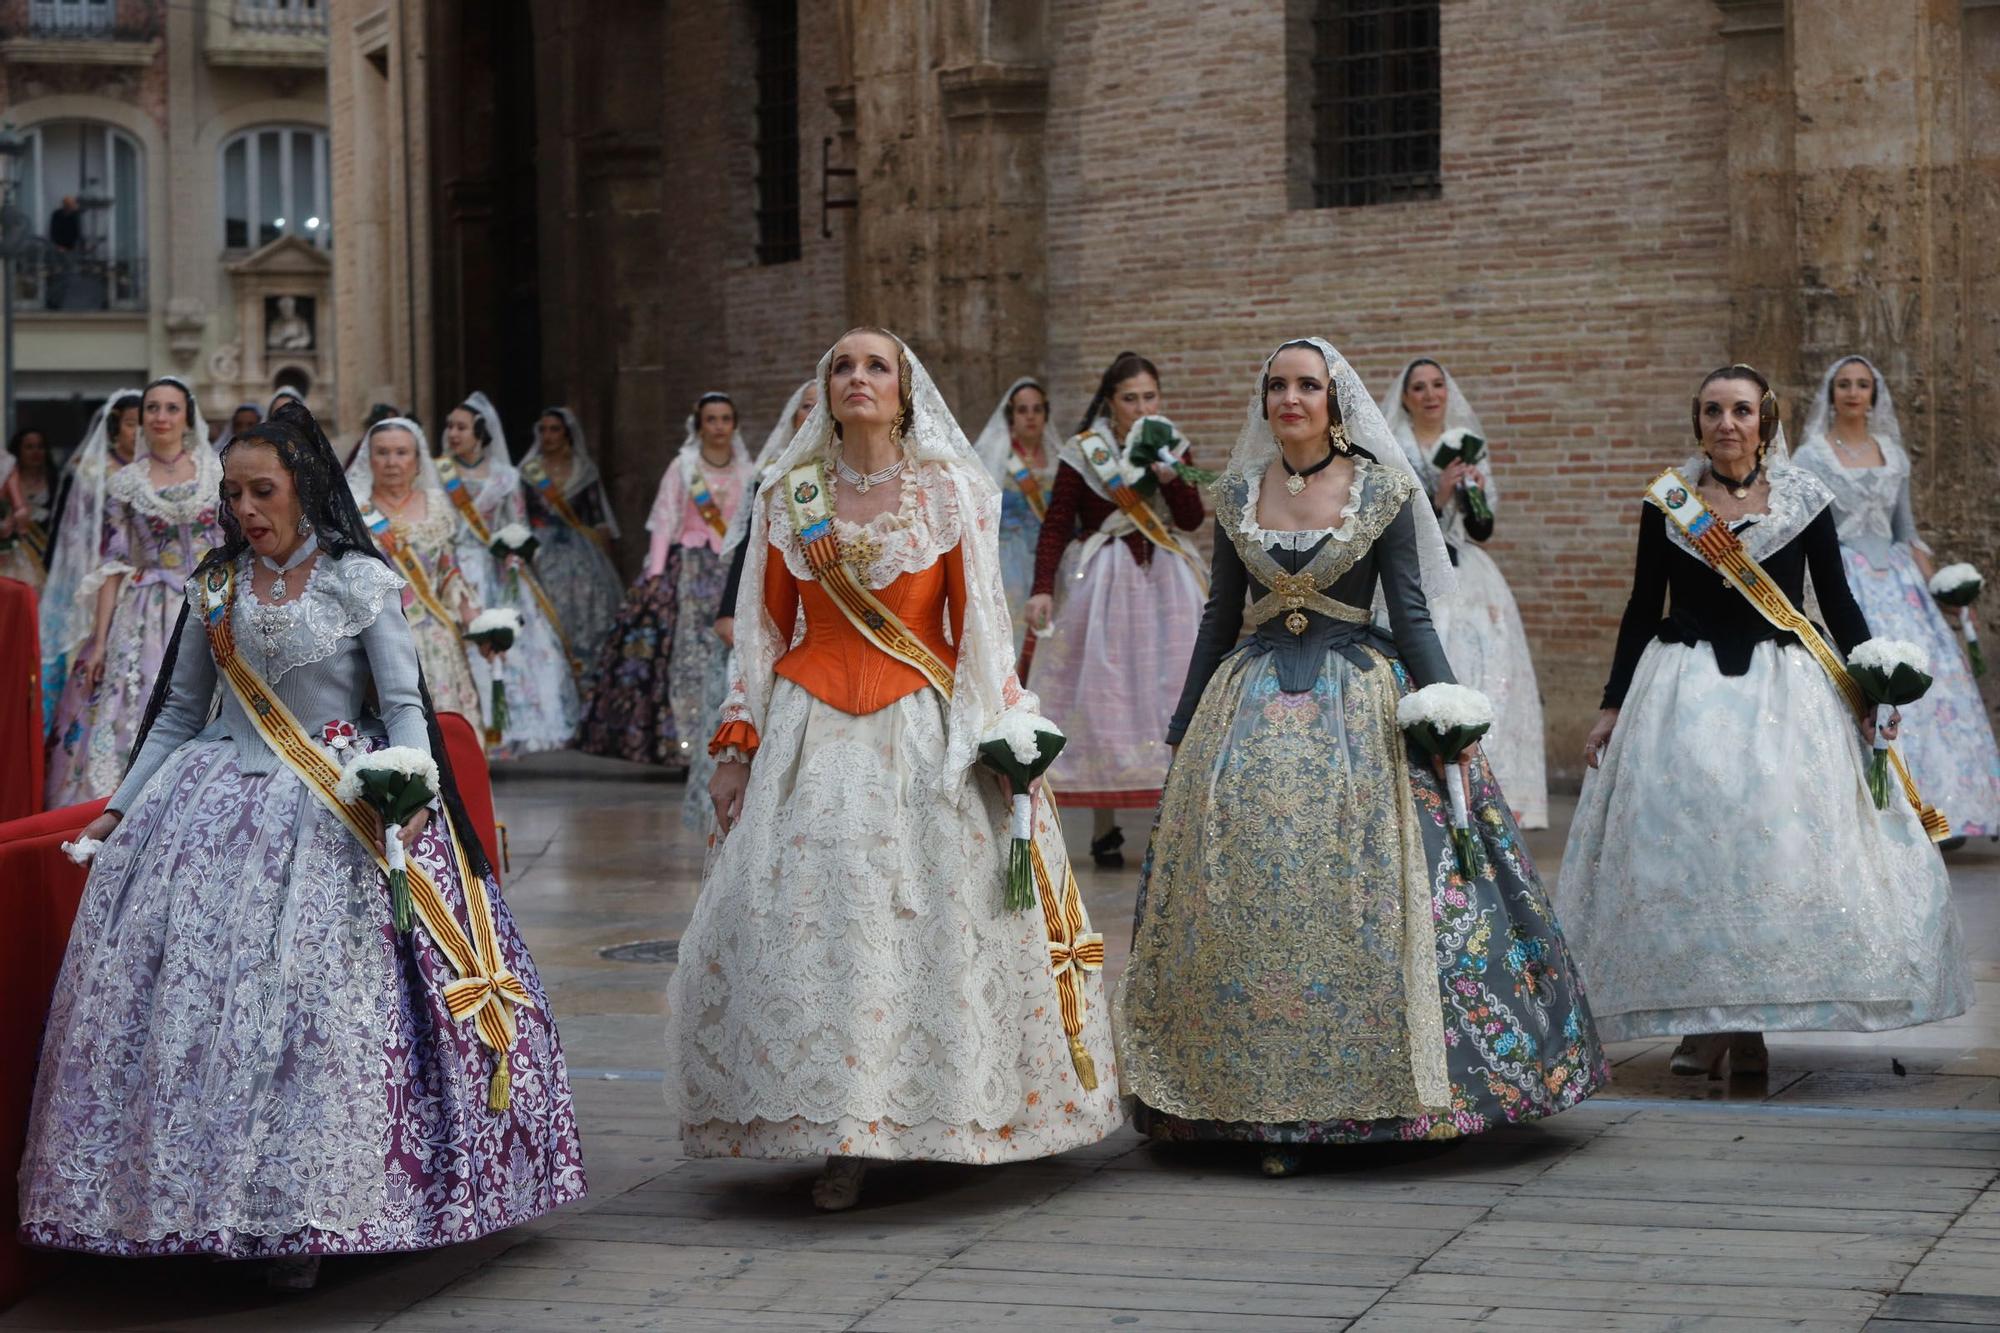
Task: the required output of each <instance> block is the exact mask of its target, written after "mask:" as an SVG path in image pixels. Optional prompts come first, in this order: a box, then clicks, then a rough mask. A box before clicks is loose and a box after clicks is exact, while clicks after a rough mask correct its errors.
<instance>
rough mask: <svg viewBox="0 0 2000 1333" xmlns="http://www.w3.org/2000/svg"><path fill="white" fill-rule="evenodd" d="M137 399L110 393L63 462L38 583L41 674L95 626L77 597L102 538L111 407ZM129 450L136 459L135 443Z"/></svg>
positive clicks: (91, 609) (133, 394)
mask: <svg viewBox="0 0 2000 1333" xmlns="http://www.w3.org/2000/svg"><path fill="white" fill-rule="evenodd" d="M138 397H139V390H138V389H114V390H113V391H112V392H111V394H110V396H109V397H107V398H106V399H105V400H104V405H103V406H102V407H99V408H98V409H97V412H96V414H95V415H93V416H92V417H91V419H90V429H89V430H88V431H87V432H85V434H84V437H83V445H82V447H81V448H79V449H78V450H77V451H76V452H75V453H74V454H72V455H70V457H69V460H68V461H67V462H66V463H64V464H63V472H64V480H65V487H64V495H63V497H62V501H61V506H60V508H59V509H58V510H57V518H56V544H55V549H54V550H53V551H51V552H50V553H49V575H48V579H47V581H46V582H45V583H44V584H43V588H44V590H45V592H46V593H47V594H48V595H47V596H44V597H43V598H42V601H41V609H40V611H39V613H38V619H39V621H40V629H41V637H42V667H43V672H44V675H46V674H47V673H48V672H49V671H50V670H51V669H53V667H54V666H55V660H56V659H57V658H58V657H60V656H62V655H63V654H64V653H67V652H70V651H73V650H74V649H75V648H76V647H77V646H78V645H79V644H81V643H82V642H83V640H84V639H85V637H87V636H88V635H89V634H90V631H91V629H92V628H93V627H94V626H95V624H96V608H95V606H94V605H92V604H91V601H90V599H89V598H86V597H81V596H78V595H77V594H78V592H79V591H80V590H81V589H82V587H83V580H84V578H85V576H86V575H88V574H89V573H90V572H91V571H92V570H94V569H96V568H97V566H98V563H99V561H98V551H99V550H100V549H101V547H102V543H103V540H104V497H105V495H106V494H107V493H109V491H110V489H111V477H110V474H109V472H108V471H107V470H106V467H107V464H108V463H109V462H110V459H111V435H112V432H114V431H115V430H116V429H117V423H116V422H115V421H114V420H113V419H112V411H111V409H112V407H113V406H114V405H116V403H117V402H118V400H119V399H121V398H134V399H136V398H138ZM144 433H145V432H143V431H141V432H140V434H141V435H144ZM133 449H134V456H135V457H136V456H137V449H138V445H136V444H135V445H134V446H133Z"/></svg>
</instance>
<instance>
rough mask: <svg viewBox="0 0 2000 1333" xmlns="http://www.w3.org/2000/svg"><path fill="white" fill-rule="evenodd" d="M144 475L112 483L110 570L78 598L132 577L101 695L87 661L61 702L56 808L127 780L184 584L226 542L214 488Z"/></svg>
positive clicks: (122, 475)
mask: <svg viewBox="0 0 2000 1333" xmlns="http://www.w3.org/2000/svg"><path fill="white" fill-rule="evenodd" d="M146 472H147V470H146V468H145V466H144V465H141V466H139V467H133V468H125V469H121V470H120V471H119V472H118V473H117V474H115V476H114V477H113V481H112V487H111V493H110V495H109V496H107V497H106V500H105V507H104V534H103V537H102V539H101V542H100V544H99V555H100V557H101V559H102V561H103V564H102V565H101V566H100V567H99V569H98V570H97V571H96V572H95V573H93V574H92V575H91V576H90V577H88V578H86V579H85V580H84V584H83V587H82V588H81V589H79V590H78V591H77V594H76V595H77V596H78V597H79V598H82V599H84V600H87V601H94V600H95V599H96V597H97V590H98V588H99V587H101V586H102V585H103V584H104V582H105V580H106V579H107V578H109V577H111V576H112V575H123V576H124V582H123V583H122V584H120V585H119V588H118V601H117V604H116V606H115V607H114V608H113V609H112V612H111V626H110V629H109V631H108V633H107V635H106V646H105V662H104V678H103V681H102V682H101V683H100V684H99V685H98V686H97V687H96V688H94V689H93V688H92V686H91V683H90V676H89V672H87V671H85V670H84V669H83V665H84V664H82V663H78V664H74V665H73V666H72V669H71V670H70V672H69V675H68V677H67V678H66V680H65V682H64V685H63V691H62V694H61V696H60V697H59V698H58V700H57V702H56V709H55V714H54V719H53V723H52V725H51V727H50V731H49V754H48V776H47V787H46V795H47V803H48V808H49V809H51V810H54V809H58V808H60V807H62V806H65V805H74V804H76V803H77V802H79V801H91V800H95V799H97V798H98V797H100V796H108V795H109V794H110V793H111V791H112V789H113V788H115V787H116V786H117V785H118V780H119V778H121V777H123V776H124V774H125V762H126V760H127V758H129V757H130V755H131V752H132V743H133V742H134V741H135V740H137V739H138V733H139V724H140V723H141V722H142V721H143V720H144V719H145V715H146V703H147V701H148V700H149V699H151V697H152V694H153V682H154V681H155V680H156V679H158V677H159V674H160V663H161V662H162V661H164V660H165V658H166V655H167V644H168V642H169V641H170V640H171V639H172V638H173V634H174V623H175V621H176V620H178V619H179V617H180V610H181V583H182V581H183V580H184V579H186V578H187V576H188V574H189V573H190V572H192V571H193V569H194V567H195V565H196V564H198V563H199V562H200V561H201V558H202V557H203V556H204V555H206V554H208V550H209V548H210V547H212V546H215V545H217V544H218V543H220V541H221V540H222V532H221V529H220V528H219V527H218V526H217V524H216V513H215V505H216V497H215V495H214V493H213V490H212V488H211V490H210V491H208V492H206V493H204V491H203V490H202V483H201V481H200V480H195V481H188V482H182V483H181V484H180V485H177V486H169V487H166V488H164V489H161V490H153V489H152V488H151V486H150V483H149V482H148V481H147V476H146ZM142 492H143V493H142Z"/></svg>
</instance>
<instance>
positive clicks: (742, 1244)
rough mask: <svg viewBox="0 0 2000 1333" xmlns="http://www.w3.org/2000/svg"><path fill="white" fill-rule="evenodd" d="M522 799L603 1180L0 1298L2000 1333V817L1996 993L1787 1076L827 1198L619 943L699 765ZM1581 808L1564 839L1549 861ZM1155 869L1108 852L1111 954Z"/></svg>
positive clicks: (487, 1324)
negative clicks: (1297, 1165) (279, 1267)
mask: <svg viewBox="0 0 2000 1333" xmlns="http://www.w3.org/2000/svg"><path fill="white" fill-rule="evenodd" d="M497 797H498V800H499V804H500V806H501V814H502V817H503V818H504V819H506V820H508V821H509V823H510V826H511V827H510V835H511V838H510V840H511V844H512V861H513V867H512V873H511V875H510V876H509V879H508V883H507V896H508V900H509V902H510V903H511V904H512V906H513V909H514V912H515V915H516V916H517V917H518V918H519V919H520V922H521V925H522V928H523V930H524V931H525V932H526V934H527V937H528V941H529V944H530V946H531V947H532V948H533V949H534V951H535V956H536V960H537V962H538V963H539V965H540V966H541V969H542V973H543V976H544V978H545V979H546V980H547V982H548V984H549V988H550V991H551V993H552V998H553V1003H554V1006H555V1009H556V1013H557V1017H558V1020H559V1022H560V1024H561V1027H562V1032H563V1036H564V1040H565V1042H566V1044H567V1047H568V1051H569V1056H570V1063H571V1069H572V1071H573V1073H574V1075H575V1077H576V1094H577V1103H578V1108H579V1112H580V1114H581V1117H582V1122H583V1133H584V1147H585V1152H586V1156H587V1159H588V1163H589V1167H590V1172H591V1183H592V1198H591V1199H590V1200H589V1201H588V1202H587V1203H586V1204H584V1205H581V1206H579V1207H577V1208H574V1209H570V1210H567V1211H565V1212H563V1213H561V1214H558V1215H556V1216H554V1217H551V1218H547V1219H544V1220H543V1221H541V1222H539V1223H537V1224H535V1225H533V1226H528V1227H523V1228H520V1229H518V1230H515V1231H512V1232H508V1233H506V1234H505V1235H502V1236H496V1237H491V1238H489V1239H488V1240H486V1241H484V1242H481V1243H479V1244H475V1245H468V1246H462V1247H458V1248H455V1249H451V1250H446V1251H441V1252H436V1253H431V1254H423V1255H409V1256H395V1257H383V1258H371V1259H349V1260H329V1261H328V1262H327V1265H326V1268H325V1270H324V1273H323V1275H322V1280H321V1286H320V1288H319V1289H318V1290H317V1291H314V1292H312V1293H310V1294H307V1295H303V1296H296V1297H278V1296H273V1295H271V1294H269V1293H267V1292H265V1291H264V1290H263V1289H262V1287H261V1286H260V1285H259V1282H260V1278H259V1275H258V1273H257V1271H256V1270H255V1269H254V1268H253V1267H251V1266H246V1265H225V1264H215V1263H209V1262H205V1261H185V1262H183V1261H161V1260H155V1261H125V1262H115V1261H104V1260H84V1259H74V1258H71V1259H63V1260H60V1261H59V1262H58V1264H57V1267H56V1270H55V1276H54V1281H53V1282H52V1283H51V1284H50V1285H49V1286H48V1287H46V1288H45V1289H43V1290H42V1291H40V1292H38V1293H36V1294H34V1295H32V1296H30V1297H29V1298H28V1299H27V1300H26V1301H24V1302H22V1303H21V1304H19V1305H17V1306H16V1307H15V1308H14V1309H12V1310H11V1311H7V1312H5V1313H4V1314H0V1328H5V1329H124V1328H143V1329H185V1330H204V1331H205V1330H262V1329H274V1330H288V1331H289V1330H301V1331H303V1330H343V1331H344V1330H363V1329H398V1330H431V1329H467V1330H474V1329H476V1330H480V1333H513V1331H516V1330H518V1331H520V1333H529V1331H531V1330H544V1329H546V1330H574V1329H588V1328H594V1329H607V1330H709V1329H717V1330H727V1329H760V1330H814V1331H819V1333H833V1331H834V1330H855V1333H868V1331H873V1333H928V1330H958V1329H965V1330H973V1331H974V1333H978V1331H981V1330H1018V1329H1023V1328H1061V1329H1065V1330H1069V1329H1080V1330H1090V1329H1105V1330H1123V1329H1131V1330H1137V1331H1139V1333H1144V1331H1145V1330H1190V1329H1216V1330H1244V1331H1245V1333H1280V1331H1281V1330H1283V1331H1290V1330H1302V1331H1303V1330H1313V1331H1314V1333H1333V1331H1334V1330H1342V1329H1346V1330H1353V1333H1388V1331H1390V1330H1398V1331H1400V1330H1451V1329H1456V1328H1470V1327H1473V1326H1477V1327H1480V1328H1487V1329H1498V1330H1505V1329H1537V1330H1542V1329H1602V1330H1608V1331H1613V1333H1666V1331H1667V1330H1672V1331H1673V1333H1683V1331H1685V1330H1713V1331H1714V1333H1764V1331H1765V1330H1775V1329H1783V1328H1797V1329H1813V1330H1841V1329H1849V1330H1861V1329H1867V1330H1872V1331H1874V1333H1920V1331H1923V1330H1928V1331H1932V1333H1946V1331H1949V1333H1971V1330H1978V1329H1991V1330H1996V1333H2000V1185H1996V1180H2000V848H1995V847H1994V846H1993V845H1991V844H1982V845H1980V846H1976V847H1971V848H1967V849H1965V850H1963V851H1960V852H1958V853H1955V854H1954V855H1953V857H1952V866H1953V880H1954V884H1955V885H1956V887H1957V889H1958V892H1959V900H1960V910H1961V912H1962V914H1963V915H1964V917H1965V923H1966V926H1967V934H1968V937H1969V938H1970V940H1971V941H1972V945H1973V950H1974V955H1975V957H1976V958H1978V959H1980V960H1981V961H1980V963H1979V964H1978V972H1977V975H1978V978H1979V1004H1978V1005H1977V1007H1976V1008H1975V1009H1974V1011H1973V1012H1972V1013H1971V1014H1969V1015H1967V1016H1966V1017H1964V1018H1961V1019H1957V1020H1954V1021H1952V1022H1949V1023H1940V1024H1936V1025H1933V1026H1931V1027H1927V1028H1920V1029H1916V1030H1913V1031H1910V1032H1903V1033H1889V1034H1883V1035H1879V1036H1872V1037H1859V1036H1853V1037H1850V1036H1836V1035H1827V1036H1803V1037H1781V1038H1777V1039H1774V1040H1773V1042H1772V1056H1773V1060H1772V1069H1771V1073H1770V1076H1769V1077H1768V1078H1767V1079H1757V1080H1737V1081H1734V1082H1724V1083H1708V1082H1706V1081H1704V1080H1692V1081H1691V1080H1686V1079H1678V1078H1675V1077H1673V1076H1672V1075H1670V1074H1668V1073H1667V1071H1666V1055H1667V1051H1668V1050H1669V1048H1670V1045H1671V1043H1667V1042H1636V1043H1629V1044H1626V1045H1623V1046H1620V1047H1618V1048H1616V1049H1615V1051H1614V1055H1615V1058H1616V1059H1617V1061H1618V1067H1617V1076H1616V1079H1615V1081H1614V1083H1613V1085H1612V1086H1611V1088H1610V1089H1608V1090H1607V1091H1606V1092H1605V1093H1604V1094H1602V1095H1600V1096H1599V1097H1597V1098H1595V1099H1593V1100H1592V1101H1591V1102H1590V1103H1588V1104H1586V1105H1585V1106H1583V1107H1581V1108H1579V1109H1578V1110H1576V1111H1572V1112H1570V1113H1569V1114H1567V1115H1564V1116H1561V1117H1558V1118H1557V1119H1554V1120H1551V1121H1549V1122H1546V1123H1545V1124H1540V1125H1533V1126H1524V1127H1520V1128H1517V1129H1511V1130H1506V1131H1502V1132H1499V1133H1495V1134H1493V1135H1490V1136H1487V1137H1486V1138H1483V1139H1480V1140H1476V1141H1474V1142H1471V1143H1466V1144H1461V1145H1457V1146H1452V1147H1447V1148H1444V1149H1443V1150H1432V1149H1429V1148H1428V1147H1420V1148H1417V1149H1413V1150H1405V1151H1375V1152H1369V1153H1365V1154H1364V1153H1359V1152H1348V1153H1344V1154H1339V1155H1336V1156H1334V1157H1332V1158H1330V1159H1329V1164H1328V1167H1327V1169H1325V1170H1323V1171H1321V1172H1318V1173H1316V1174H1312V1175H1308V1176H1303V1177H1300V1178H1297V1179H1293V1180H1287V1181H1278V1182H1273V1181H1266V1180H1264V1179H1262V1178H1261V1177H1259V1176H1258V1175H1257V1172H1256V1163H1255V1160H1254V1158H1252V1157H1250V1156H1248V1155H1246V1154H1244V1153H1242V1152H1240V1151H1239V1152H1232V1151H1214V1150H1205V1149H1183V1150H1176V1151H1168V1150H1163V1149H1155V1148H1152V1147H1149V1146H1147V1145H1145V1144H1143V1143H1142V1142H1141V1141H1140V1140H1139V1138H1138V1137H1137V1136H1136V1135H1134V1134H1132V1133H1130V1132H1129V1131H1127V1132H1126V1133H1124V1134H1121V1135H1120V1136H1118V1137H1117V1138H1115V1139H1113V1140H1111V1141H1109V1142H1107V1143H1105V1144H1102V1145H1099V1146H1097V1147H1095V1148H1092V1149H1090V1150H1087V1151H1083V1152H1076V1153H1070V1154H1067V1155H1065V1156H1063V1157H1061V1158H1057V1159H1055V1160H1053V1161H1049V1162H1042V1163H1035V1164H1031V1165H1024V1166H1011V1167H1004V1168H997V1169H990V1170H982V1169H978V1168H961V1167H943V1166H905V1167H896V1168H887V1169H878V1170H877V1171H876V1172H875V1173H873V1174H871V1175H870V1177H869V1181H868V1188H867V1193H866V1196H865V1203H864V1206H863V1207H861V1208H859V1209H857V1210H855V1211H854V1212H851V1213H845V1214H839V1215H834V1216H823V1215H820V1214H817V1213H815V1212H814V1211H813V1209H812V1207H811V1203H810V1201H809V1199H808V1197H807V1188H808V1185H809V1183H810V1181H811V1179H812V1177H813V1174H814V1169H813V1168H812V1167H810V1166H806V1165H796V1164H784V1163H762V1162H738V1161H720V1162H718V1161H686V1160H684V1159H682V1158H681V1156H680V1153H679V1148H678V1144H677V1142H676V1139H675V1136H674V1135H673V1133H672V1131H671V1127H670V1125H669V1124H668V1121H667V1118H666V1116H665V1114H664V1111H663V1108H662V1103H661V1088H660V1080H659V1073H658V1070H659V1065H660V1061H661V1057H660V1051H659V1043H660V1023H661V1015H662V997H663V992H664V987H665V982H666V977H667V974H668V971H669V969H670V967H671V963H670V962H661V961H618V960H616V959H615V958H607V957H605V956H604V955H603V951H604V950H607V949H615V948H616V947H617V946H620V945H628V944H634V943H640V942H644V941H671V940H673V939H676V938H677V937H678V936H679V933H680V931H681V929H682V928H683V927H684V926H685V924H686V922H687V919H688V914H689V909H690V908H691V906H692V903H693V898H694V890H695V883H696V878H697V876H698V872H699V866H700V858H699V849H698V845H697V843H696V841H695V839H694V838H693V837H692V836H691V835H689V834H687V833H685V832H684V831H682V829H681V827H680V825H679V822H678V805H679V802H680V798H681V787H680V786H679V784H677V783H671V782H667V781H663V780H661V779H660V778H659V777H657V776H656V775H652V774H648V773H643V772H641V771H640V770H637V769H633V768H629V767H626V766H623V765H619V764H614V763H609V762H603V763H600V762H597V761H593V760H584V759H579V758H575V757H570V756H563V757H545V758H542V759H538V760H534V761H530V762H529V763H527V764H524V765H521V766H518V767H516V768H513V769H510V770H507V771H505V772H503V773H502V774H501V775H500V778H499V783H498V791H497ZM1557 804H1558V809H1557V812H1556V813H1557V823H1558V828H1557V829H1556V830H1554V831H1551V832H1549V833H1545V834H1535V835H1531V838H1530V841H1531V844H1532V845H1533V847H1534V850H1535V852H1536V854H1537V856H1538V857H1539V858H1540V862H1541V866H1542V870H1543V873H1544V875H1545V877H1546V878H1548V879H1551V880H1553V878H1554V875H1555V869H1556V865H1557V862H1558V859H1559V857H1560V854H1561V849H1562V839H1561V825H1562V823H1563V822H1564V821H1565V820H1566V818H1567V815H1568V806H1567V803H1566V802H1558V803H1557ZM1133 824H1134V826H1133V827H1132V828H1131V829H1130V834H1131V835H1134V836H1133V840H1134V841H1135V842H1136V841H1138V840H1139V839H1140V838H1143V835H1144V829H1143V821H1138V820H1136V819H1135V820H1134V822H1133ZM1081 831H1082V830H1081V829H1077V830H1073V832H1076V833H1081ZM1076 845H1079V846H1080V845H1082V841H1081V839H1077V840H1076ZM1135 864H1136V858H1135ZM1135 878H1136V874H1135V872H1134V871H1130V870H1128V871H1126V872H1124V873H1122V874H1100V873H1098V872H1095V871H1091V872H1089V873H1087V874H1086V875H1085V876H1084V879H1085V888H1086V895H1087V898H1088V900H1089V904H1090V908H1091V911H1092V914H1093V916H1094V917H1095V919H1096V921H1097V922H1098V924H1099V926H1100V928H1102V929H1104V930H1105V933H1106V935H1107V937H1108V940H1109V942H1110V944H1111V945H1112V958H1111V961H1110V963H1109V966H1110V967H1111V968H1112V969H1114V970H1115V969H1116V968H1118V967H1120V966H1122V963H1123V953H1124V948H1125V945H1126V942H1127V936H1128V935H1129V930H1128V928H1127V926H1126V922H1128V921H1129V919H1130V913H1131V903H1132V891H1133V887H1134V881H1135ZM631 952H636V953H638V954H639V955H640V956H641V958H642V959H644V958H648V957H655V956H657V954H658V952H659V950H657V949H645V948H642V949H639V950H636V951H631Z"/></svg>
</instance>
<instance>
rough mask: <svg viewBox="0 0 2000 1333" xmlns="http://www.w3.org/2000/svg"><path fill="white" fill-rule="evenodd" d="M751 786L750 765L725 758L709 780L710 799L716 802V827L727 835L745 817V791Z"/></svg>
mask: <svg viewBox="0 0 2000 1333" xmlns="http://www.w3.org/2000/svg"><path fill="white" fill-rule="evenodd" d="M749 786H750V765H748V764H745V763H739V762H736V761H733V760H725V761H724V762H722V763H719V764H717V765H716V766H715V774H714V776H712V777H710V778H709V780H708V799H709V800H711V801H713V802H714V803H715V823H716V827H718V828H720V829H721V830H722V832H723V833H724V834H725V835H727V834H728V832H729V830H731V829H733V828H735V827H736V821H737V820H739V819H741V818H742V817H743V793H744V791H746V790H747V789H748V788H749Z"/></svg>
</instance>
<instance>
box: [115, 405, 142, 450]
mask: <svg viewBox="0 0 2000 1333" xmlns="http://www.w3.org/2000/svg"><path fill="white" fill-rule="evenodd" d="M117 415H118V424H117V427H116V429H115V430H114V431H113V432H112V436H111V438H112V440H113V441H114V442H115V443H116V444H117V446H118V452H119V453H122V454H129V453H131V452H132V446H133V445H135V444H137V443H139V409H138V408H136V407H128V408H125V409H123V410H122V411H120V412H119V413H118V414H117Z"/></svg>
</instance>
